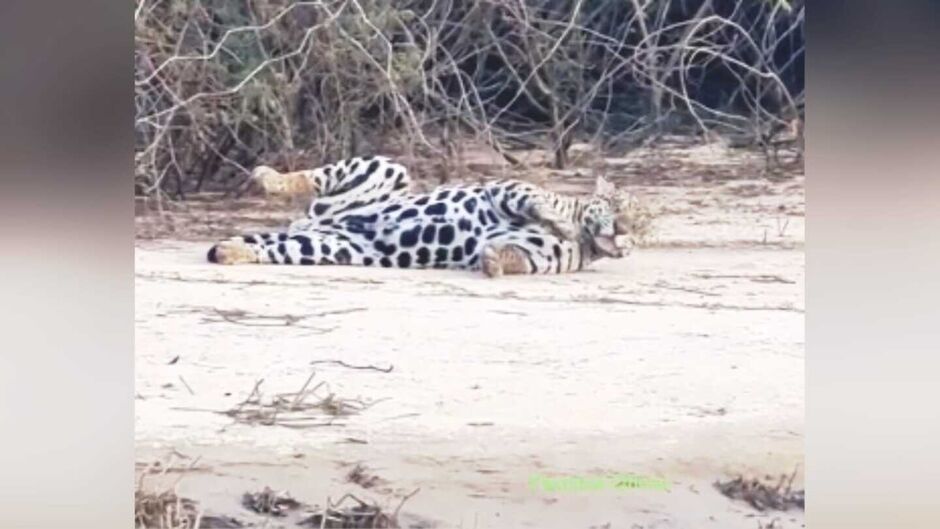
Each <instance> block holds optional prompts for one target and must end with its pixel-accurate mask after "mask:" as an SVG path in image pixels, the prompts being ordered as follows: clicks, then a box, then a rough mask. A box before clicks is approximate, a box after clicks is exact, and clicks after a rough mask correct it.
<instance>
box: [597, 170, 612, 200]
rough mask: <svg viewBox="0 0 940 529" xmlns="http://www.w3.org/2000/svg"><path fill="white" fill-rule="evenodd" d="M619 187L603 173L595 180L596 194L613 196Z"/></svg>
mask: <svg viewBox="0 0 940 529" xmlns="http://www.w3.org/2000/svg"><path fill="white" fill-rule="evenodd" d="M616 192H617V188H616V187H615V186H614V184H613V183H612V182H610V181H608V180H607V179H606V178H604V177H603V176H601V175H598V177H597V180H596V181H595V182H594V194H595V195H598V196H602V197H613V196H614V194H616Z"/></svg>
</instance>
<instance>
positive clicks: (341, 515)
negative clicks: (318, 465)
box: [300, 489, 419, 529]
mask: <svg viewBox="0 0 940 529" xmlns="http://www.w3.org/2000/svg"><path fill="white" fill-rule="evenodd" d="M418 490H419V489H415V490H414V491H413V492H411V493H410V494H408V495H406V496H405V497H403V498H402V500H401V502H400V503H399V504H398V507H396V508H395V510H394V511H392V512H386V511H385V510H383V509H382V507H380V506H379V505H378V504H376V503H374V502H373V503H370V502H366V501H363V500H361V499H359V498H357V497H356V496H354V495H352V494H345V495H343V497H341V498H340V499H339V500H338V501H337V502H336V503H333V502H332V501H330V499H329V498H328V499H327V500H326V508H324V509H322V510H320V511H319V512H316V513H314V514H312V515H311V516H310V517H309V518H306V519H304V520H303V521H301V522H300V525H302V526H305V527H319V528H335V529H338V528H343V529H358V528H363V529H364V528H397V527H400V526H399V524H398V514H399V513H400V512H401V508H402V507H403V506H404V505H405V502H406V501H408V500H409V499H410V498H411V497H412V496H414V495H415V494H417V493H418Z"/></svg>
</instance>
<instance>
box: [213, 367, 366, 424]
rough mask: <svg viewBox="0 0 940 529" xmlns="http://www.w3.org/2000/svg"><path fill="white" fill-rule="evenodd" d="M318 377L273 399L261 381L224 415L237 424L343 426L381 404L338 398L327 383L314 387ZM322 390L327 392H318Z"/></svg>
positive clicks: (311, 378)
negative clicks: (263, 390) (344, 421)
mask: <svg viewBox="0 0 940 529" xmlns="http://www.w3.org/2000/svg"><path fill="white" fill-rule="evenodd" d="M315 375H316V372H313V373H311V374H310V377H309V378H307V381H306V382H304V385H303V386H302V387H301V388H300V390H299V391H297V392H293V393H279V394H276V395H274V396H273V397H271V398H270V399H264V396H263V395H262V393H261V391H260V387H261V383H262V382H264V380H263V379H262V380H258V381H257V382H256V383H255V386H254V388H253V389H252V390H251V393H250V394H249V395H248V398H247V399H245V400H244V401H243V402H241V403H240V404H239V405H238V406H236V407H234V408H232V409H230V410H227V411H225V412H221V413H223V414H224V415H228V416H229V417H232V418H233V419H235V422H236V423H243V424H261V425H265V426H274V425H277V426H284V427H287V428H311V427H317V426H332V425H334V424H339V421H340V420H341V419H343V418H344V417H348V416H350V415H354V414H357V413H360V412H362V411H364V410H366V409H368V408H370V407H372V406H373V405H375V404H376V403H377V402H379V401H371V402H367V401H363V400H361V399H348V398H341V397H338V396H337V395H336V394H335V393H333V392H332V391H330V389H329V385H328V384H327V383H326V382H320V383H319V384H317V385H315V386H313V387H312V388H311V387H309V386H310V383H311V382H312V381H313V377H314V376H315ZM321 389H322V391H323V392H325V393H322V394H321V393H318V392H319V391H320V390H321Z"/></svg>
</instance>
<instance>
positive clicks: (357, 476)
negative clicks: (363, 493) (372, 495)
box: [346, 463, 386, 489]
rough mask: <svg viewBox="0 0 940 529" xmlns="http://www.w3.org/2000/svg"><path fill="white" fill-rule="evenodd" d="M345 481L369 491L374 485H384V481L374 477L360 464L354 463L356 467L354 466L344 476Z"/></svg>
mask: <svg viewBox="0 0 940 529" xmlns="http://www.w3.org/2000/svg"><path fill="white" fill-rule="evenodd" d="M346 481H349V482H350V483H355V484H356V485H359V486H360V487H362V488H364V489H371V488H372V487H375V486H376V485H382V484H385V483H386V481H385V480H384V479H382V478H380V477H379V476H376V475H375V474H373V473H372V472H371V471H370V470H369V469H368V468H366V467H365V466H363V465H362V464H360V463H356V466H354V467H353V468H352V469H351V470H350V471H349V472H348V473H347V474H346Z"/></svg>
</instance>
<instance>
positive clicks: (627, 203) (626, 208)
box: [581, 176, 648, 257]
mask: <svg viewBox="0 0 940 529" xmlns="http://www.w3.org/2000/svg"><path fill="white" fill-rule="evenodd" d="M636 208H637V202H636V199H635V198H634V197H633V196H632V195H630V193H628V192H626V191H625V190H621V189H617V187H616V186H615V185H614V183H613V182H611V181H609V180H607V179H606V178H604V177H603V176H598V177H597V179H596V181H595V183H594V192H593V194H591V196H590V197H588V198H587V202H586V205H585V207H584V210H583V213H582V216H581V226H583V228H584V230H585V232H586V233H585V234H586V235H587V236H589V237H591V238H592V241H591V245H592V246H593V247H594V249H595V251H597V252H599V253H600V254H601V255H605V256H607V257H623V256H624V255H626V254H628V253H629V252H630V249H631V248H632V246H633V243H634V239H635V238H636V235H637V232H638V231H644V230H646V229H647V228H648V219H647V218H646V217H644V218H642V219H640V218H638V217H637V215H636V214H635V211H636ZM638 223H639V224H642V225H639V224H638Z"/></svg>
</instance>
